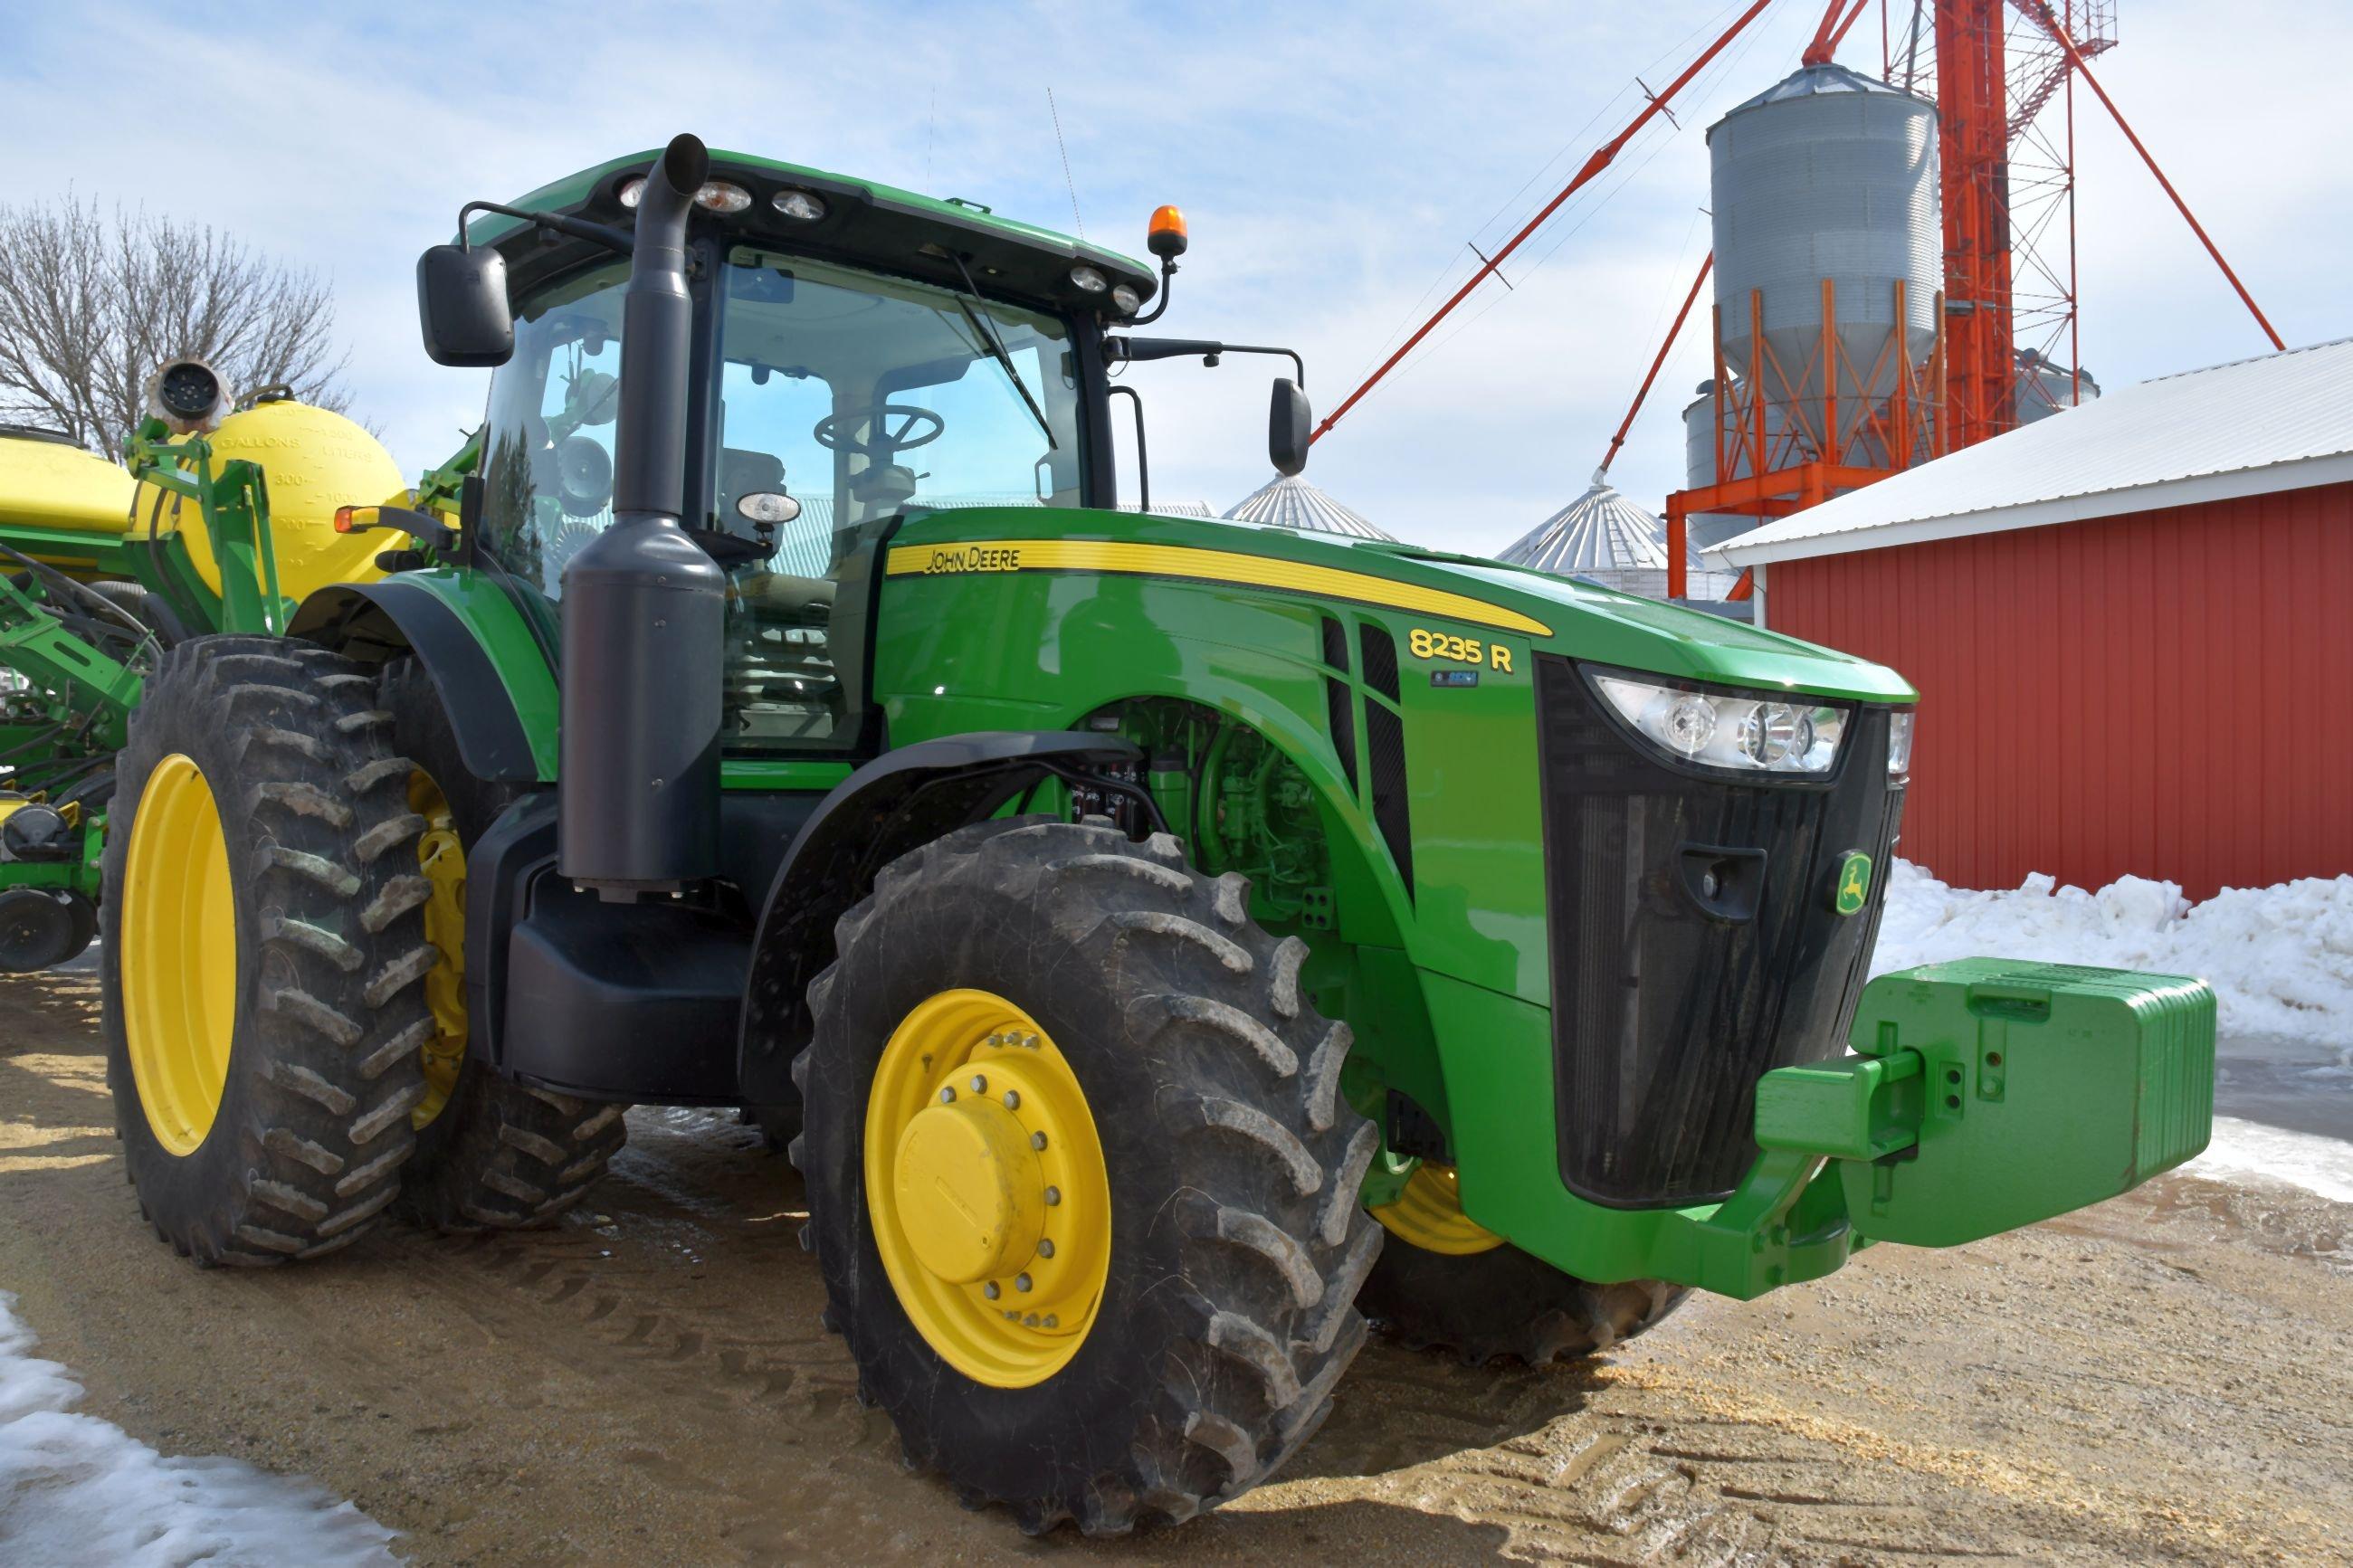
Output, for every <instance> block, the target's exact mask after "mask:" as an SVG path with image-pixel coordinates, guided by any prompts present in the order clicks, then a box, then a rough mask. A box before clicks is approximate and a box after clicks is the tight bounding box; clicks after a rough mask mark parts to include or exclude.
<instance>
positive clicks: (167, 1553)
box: [0, 1290, 396, 1568]
mask: <svg viewBox="0 0 2353 1568" xmlns="http://www.w3.org/2000/svg"><path fill="white" fill-rule="evenodd" d="M34 1343H35V1340H34V1336H33V1332H32V1331H31V1330H29V1329H27V1328H26V1327H25V1325H24V1323H23V1322H22V1321H20V1320H19V1319H18V1318H17V1317H16V1297H15V1296H14V1295H12V1294H10V1293H9V1292H7V1291H5V1290H0V1563H7V1564H8V1565H9V1568H62V1565H65V1564H79V1563H109V1564H121V1565H123V1568H184V1565H185V1564H192V1563H205V1564H206V1565H207V1568H283V1565H285V1564H291V1563H301V1564H303V1565H304V1568H396V1559H395V1558H394V1556H393V1554H392V1552H391V1549H390V1547H389V1546H388V1545H387V1542H390V1541H391V1539H392V1531H389V1530H386V1529H385V1527H384V1526H383V1525H380V1524H378V1523H376V1521H374V1520H372V1519H370V1518H369V1517H368V1516H367V1515H365V1514H364V1513H362V1512H361V1511H360V1510H358V1508H357V1507H355V1506H354V1505H353V1504H351V1503H348V1502H337V1501H336V1500H334V1499H332V1497H329V1496H328V1495H327V1494H326V1493H325V1492H324V1491H322V1489H319V1488H318V1487H316V1486H313V1485H311V1483H309V1482H307V1481H300V1480H290V1479H286V1478H284V1477H282V1476H274V1475H271V1474H269V1472H268V1471H266V1470H259V1469H256V1468H254V1467H252V1466H251V1465H248V1464H247V1463H245V1462H244V1461H243V1460H241V1459H205V1458H165V1457H164V1456H163V1455H161V1454H159V1453H157V1452H156V1451H155V1450H154V1449H153V1448H151V1447H148V1446H147V1445H146V1444H144V1443H142V1442H141V1441H139V1439H137V1438H136V1437H133V1436H131V1435H130V1434H129V1433H127V1432H125V1431H123V1430H122V1429H121V1427H120V1426H113V1425H111V1424H110V1423H108V1422H105V1421H100V1419H98V1418H97V1417H96V1416H94V1415H77V1414H75V1413H74V1412H73V1406H74V1405H77V1404H79V1402H80V1400H81V1394H82V1390H81V1384H79V1383H77V1382H75V1381H74V1377H73V1374H72V1373H69V1372H68V1371H67V1370H66V1369H65V1368H64V1367H62V1366H60V1365H58V1363H56V1362H53V1361H43V1360H40V1359H39V1358H38V1357H36V1356H34V1355H33V1354H31V1353H30V1352H31V1351H32V1348H33V1345H34Z"/></svg>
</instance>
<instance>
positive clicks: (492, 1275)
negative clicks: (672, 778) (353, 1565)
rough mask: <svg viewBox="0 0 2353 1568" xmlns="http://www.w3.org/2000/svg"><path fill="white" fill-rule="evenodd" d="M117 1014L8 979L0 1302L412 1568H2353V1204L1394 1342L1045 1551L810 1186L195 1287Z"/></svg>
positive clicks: (760, 1154)
mask: <svg viewBox="0 0 2353 1568" xmlns="http://www.w3.org/2000/svg"><path fill="white" fill-rule="evenodd" d="M96 1008H97V998H96V993H95V987H94V985H93V984H92V982H91V979H90V976H89V975H87V974H62V975H51V976H44V977H37V978H32V979H14V980H9V981H6V982H5V983H0V1287H5V1288H6V1289H13V1290H15V1291H16V1292H18V1294H19V1295H20V1297H21V1298H22V1300H21V1303H20V1306H19V1311H20V1313H21V1315H22V1316H23V1317H24V1319H25V1321H26V1322H27V1323H28V1324H30V1325H31V1326H32V1327H33V1328H34V1329H35V1330H36V1331H37V1332H38V1333H39V1334H40V1336H41V1348H40V1353H41V1354H43V1355H47V1356H50V1357H54V1358H56V1359H58V1360H59V1361H62V1362H64V1363H67V1364H69V1366H71V1367H72V1368H73V1369H74V1370H75V1371H76V1373H78V1374H79V1376H80V1377H81V1378H82V1379H83V1381H84V1382H85V1383H86V1384H88V1385H89V1388H90V1399H89V1401H88V1402H87V1403H86V1404H85V1405H84V1406H83V1408H84V1409H85V1410H87V1411H89V1412H90V1414H92V1415H100V1416H103V1417H105V1418H107V1419H109V1420H111V1421H115V1422H117V1423H119V1424H121V1426H124V1427H126V1428H127V1429H128V1430H130V1431H131V1432H132V1434H134V1435H136V1436H140V1437H142V1438H144V1439H145V1440H147V1441H149V1442H151V1443H153V1444H154V1445H156V1446H157V1447H160V1448H162V1449H164V1451H165V1452H167V1453H194V1454H228V1455H235V1456H237V1457H240V1458H247V1459H249V1460H252V1461H254V1462H256V1463H258V1464H261V1465H264V1466H267V1467H269V1468H273V1469H279V1470H284V1471H289V1472H296V1473H303V1474H308V1475H311V1476H314V1477H316V1478H318V1479H320V1480H321V1481H322V1482H323V1483H324V1484H325V1485H326V1486H327V1487H329V1488H331V1489H333V1490H334V1491H336V1492H338V1493H340V1494H342V1495H343V1496H347V1497H350V1498H353V1499H354V1500H356V1501H357V1502H358V1503H359V1505H360V1506H361V1507H362V1508H363V1509H364V1510H367V1511H368V1512H369V1513H371V1514H373V1515H374V1516H375V1518H377V1519H378V1520H381V1521H384V1522H385V1524H388V1525H390V1526H392V1527H394V1528H396V1529H397V1530H399V1531H402V1532H403V1536H402V1539H401V1540H400V1541H399V1542H397V1544H396V1550H397V1551H399V1552H401V1553H402V1554H403V1555H404V1556H406V1558H408V1559H409V1560H411V1561H413V1562H416V1563H499V1564H536V1563H663V1564H674V1563H698V1564H699V1563H714V1564H719V1563H776V1562H797V1561H818V1560H823V1561H838V1562H856V1563H883V1562H896V1561H918V1560H920V1561H925V1562H938V1561H943V1560H955V1561H959V1562H989V1563H993V1562H1024V1561H1031V1562H1034V1561H1037V1560H1040V1559H1044V1560H1052V1559H1060V1560H1062V1561H1066V1562H1078V1561H1082V1560H1088V1559H1103V1560H1109V1561H1113V1562H1139V1563H1141V1562H1162V1561H1169V1562H1178V1561H1181V1562H1185V1563H1285V1562H1327V1561H1336V1560H1342V1559H1345V1560H1349V1561H1353V1562H1358V1563H1369V1562H1375V1561H1378V1562H1382V1563H1421V1562H1430V1563H1454V1562H1472V1561H1480V1560H1487V1559H1509V1560H1558V1561H1567V1562H1572V1563H1785V1562H1786V1563H1899V1562H1910V1561H1915V1560H1925V1559H1931V1558H1936V1559H1949V1558H1973V1559H1984V1560H1989V1561H1993V1562H2020V1563H2135V1564H2139V1563H2327V1562H2338V1563H2353V1207H2346V1206H2339V1205H2329V1204H2327V1203H2324V1202H2321V1201H2320V1200H2317V1199H2305V1198H2300V1197H2297V1196H2295V1195H2294V1194H2283V1193H2281V1192H2279V1191H2276V1190H2266V1191H2263V1192H2262V1193H2256V1192H2252V1191H2248V1190H2242V1189H2238V1188H2233V1187H2226V1186H2222V1185H2218V1184H2212V1183H2209V1182H2204V1181H2200V1180H2195V1179H2189V1178H2182V1177H2172V1178H2167V1179H2164V1180H2160V1181H2158V1182H2157V1183H2154V1184H2151V1185H2150V1186H2149V1187H2147V1188H2145V1189H2143V1190H2142V1191H2140V1192H2138V1193H2136V1194H2131V1195H2130V1196H2128V1197H2126V1198H2124V1199H2120V1200H2118V1201H2116V1202H2115V1203H2111V1204H2108V1205H2105V1206H2103V1207H2101V1208H2098V1209H2095V1210H2092V1211H2090V1212H2087V1213H2085V1214H2083V1215H2074V1216H2071V1217H2070V1218H2068V1219H2065V1220H2063V1221H2060V1222H2056V1223H2053V1224H2050V1225H2044V1226H2038V1227H2036V1228H2034V1229H2032V1230H2030V1231H2027V1232H2024V1233H2021V1234H2020V1235H2016V1236H2011V1237H2001V1238H1999V1239H1996V1240H1993V1241H1990V1242H1985V1243H1980V1244H1978V1245H1977V1246H1974V1247H1964V1248H1961V1249H1958V1250H1957V1251H1954V1252H1950V1253H1941V1254H1940V1253H1926V1252H1915V1251H1907V1250H1905V1249H1901V1248H1895V1247H1883V1248H1879V1249H1877V1250H1875V1251H1873V1252H1871V1253H1868V1254H1866V1255H1865V1256H1863V1257H1862V1258H1858V1259H1857V1260H1856V1261H1855V1262H1854V1264H1852V1266H1851V1267H1850V1268H1847V1269H1846V1270H1845V1271H1843V1272H1842V1273H1841V1274H1840V1275H1838V1276H1836V1277H1834V1278H1832V1279H1829V1280H1826V1281H1823V1282H1821V1283H1820V1284H1817V1285H1813V1286H1808V1287H1800V1288H1798V1289H1791V1290H1788V1291H1784V1292H1782V1293H1780V1294H1779V1295H1777V1296H1774V1297H1771V1298H1768V1299H1767V1300H1765V1301H1761V1302H1757V1303H1755V1304H1752V1305H1749V1306H1746V1307H1744V1306H1739V1305H1736V1304H1734V1303H1731V1302H1725V1301H1717V1300H1702V1301H1698V1302H1694V1304H1693V1305H1692V1306H1691V1307H1689V1308H1688V1309H1686V1310H1684V1311H1683V1312H1682V1313H1680V1314H1679V1315H1677V1316H1676V1317H1675V1318H1673V1319H1672V1320H1671V1321H1669V1322H1668V1323H1667V1324H1666V1325H1664V1326H1663V1327H1662V1328H1661V1329H1660V1330H1659V1331H1656V1332H1654V1333H1652V1334H1651V1335H1649V1336H1647V1337H1645V1338H1644V1339H1642V1340H1640V1341H1638V1342H1634V1343H1632V1344H1631V1345H1630V1346H1628V1347H1626V1348H1625V1349H1624V1350H1623V1351H1622V1352H1620V1353H1618V1354H1615V1355H1612V1356H1610V1357H1608V1358H1606V1359H1604V1360H1602V1361H1600V1362H1599V1363H1590V1364H1587V1365H1584V1366H1579V1367H1576V1368H1563V1369H1554V1370H1548V1371H1543V1372H1533V1371H1530V1370H1528V1369H1526V1368H1524V1367H1517V1366H1514V1367H1491V1368H1487V1369H1483V1370H1477V1371H1473V1370H1470V1369H1466V1368H1463V1367H1461V1366H1460V1365H1457V1364H1454V1363H1451V1362H1449V1361H1446V1360H1441V1359H1440V1358H1438V1357H1436V1356H1433V1355H1429V1354H1421V1353H1415V1352H1407V1351H1405V1350H1402V1349H1400V1348H1398V1347H1396V1346H1394V1345H1389V1344H1385V1343H1382V1342H1378V1341H1376V1342H1375V1343H1374V1344H1373V1346H1372V1348H1370V1349H1369V1350H1367V1351H1366V1353H1365V1355H1364V1356H1363V1357H1362V1359H1360V1360H1359V1361H1358V1362H1357V1363H1356V1368H1355V1369H1354V1371H1353V1372H1352V1373H1350V1374H1349V1377H1348V1380H1347V1381H1346V1382H1345V1383H1344V1384H1342V1390H1341V1394H1340V1398H1339V1400H1338V1403H1337V1406H1336V1408H1335V1412H1334V1414H1333V1415H1332V1418H1331V1420H1330V1421H1329V1423H1328V1424H1327V1425H1326V1426H1324V1429H1323V1431H1322V1432H1321V1434H1319V1435H1318V1436H1317V1437H1316V1438H1315V1439H1314V1442H1313V1443H1312V1444H1311V1445H1310V1446H1309V1447H1307V1448H1306V1449H1305V1450H1304V1452H1303V1454H1302V1456H1301V1458H1300V1459H1299V1460H1298V1462H1296V1463H1295V1464H1294V1465H1293V1468H1292V1469H1291V1470H1290V1471H1289V1472H1288V1473H1287V1474H1286V1475H1285V1476H1284V1477H1283V1478H1282V1479H1281V1480H1280V1481H1279V1483H1277V1484H1273V1485H1270V1486H1266V1487H1262V1488H1261V1489H1259V1490H1257V1491H1255V1492H1253V1493H1251V1494H1250V1495H1249V1496H1248V1497H1246V1498H1244V1499H1242V1500H1240V1502H1238V1503H1237V1504H1235V1505H1234V1506H1232V1507H1230V1508H1228V1509H1226V1510H1221V1511H1219V1512H1218V1513H1216V1514H1214V1515H1211V1516H1209V1517H1208V1518H1206V1519H1204V1520H1201V1521H1197V1522H1196V1523H1194V1524H1191V1525H1188V1526H1187V1527H1186V1528H1184V1529H1183V1530H1181V1531H1174V1532H1170V1531H1161V1532H1156V1533H1154V1532H1147V1533H1145V1534H1141V1535H1138V1536H1135V1537H1133V1538H1130V1539H1127V1540H1124V1541H1111V1542H1089V1541H1085V1540H1082V1539H1081V1538H1079V1537H1077V1536H1075V1535H1072V1534H1071V1533H1069V1532H1068V1531H1065V1532H1063V1533H1060V1534H1058V1535H1055V1536H1053V1537H1050V1538H1048V1539H1046V1540H1043V1541H1034V1542H1033V1541H1029V1540H1026V1539H1024V1538H1023V1537H1022V1536H1021V1535H1020V1534H1019V1533H1018V1531H1015V1530H1014V1529H1013V1527H1012V1525H1011V1523H1010V1522H1009V1521H1008V1519H1007V1518H1006V1517H1005V1516H1003V1515H1002V1514H1001V1513H997V1512H982V1513H971V1512H966V1511H965V1510H963V1509H962V1508H960V1507H959V1506H958V1504H957V1502H956V1500H955V1497H954V1495H953V1494H952V1493H951V1492H950V1491H949V1490H948V1489H946V1488H945V1487H944V1486H943V1485H942V1484H940V1483H939V1482H937V1481H936V1480H932V1479H925V1478H922V1477H917V1476H913V1475H910V1474H908V1473H906V1472H905V1470H904V1469H903V1468H902V1466H901V1463H900V1459H899V1447H898V1443H897V1440H896V1439H895V1438H894V1437H893V1436H892V1433H891V1430H890V1428H889V1425H888V1423H887V1422H886V1421H885V1420H884V1419H883V1418H882V1417H881V1415H879V1414H877V1413H873V1412H869V1411H863V1410H860V1408H859V1406H858V1405H857V1403H856V1401H855V1400H854V1399H853V1398H852V1392H853V1389H854V1386H855V1380H854V1377H853V1374H852V1373H851V1370H850V1367H849V1363H848V1362H847V1360H846V1359H845V1357H844V1355H843V1352H842V1351H841V1349H840V1346H839V1341H837V1340H835V1339H833V1338H832V1337H831V1336H829V1335H828V1334H826V1333H825V1332H823V1331H821V1330H820V1329H819V1328H818V1321H817V1317H818V1306H819V1285H818V1277H817V1270H816V1268H814V1266H813V1264H812V1262H811V1260H810V1259H809V1258H808V1257H807V1255H806V1254H804V1253H803V1252H802V1251H801V1250H800V1249H799V1247H798V1246H797V1242H796V1232H797V1229H798V1227H799V1224H800V1220H801V1217H802V1215H801V1208H800V1205H801V1197H800V1185H799V1182H798V1180H797V1178H796V1176H795V1175H794V1173H793V1172H792V1170H791V1168H790V1166H789V1165H788V1164H787V1163H786V1162H784V1161H783V1160H781V1159H779V1158H776V1157H774V1156H771V1155H769V1154H767V1153H766V1152H764V1151H763V1150H762V1149H761V1148H760V1146H759V1143H758V1140H757V1139H756V1138H755V1137H754V1135H753V1134H752V1133H751V1132H750V1131H747V1130H745V1129H743V1128H740V1127H737V1126H734V1125H733V1124H732V1119H726V1118H720V1117H714V1116H709V1115H705V1114H702V1113H700V1112H678V1111H649V1110H639V1111H637V1112H635V1113H633V1114H632V1116H631V1118H630V1144H629V1148H628V1152H627V1153H626V1154H625V1155H624V1156H623V1157H622V1158H621V1159H620V1160H619V1161H618V1162H617V1164H616V1166H615V1168H614V1171H613V1173H612V1176H611V1177H610V1179H609V1180H607V1183H606V1184H604V1185H603V1186H602V1187H600V1188H599V1189H598V1192H597V1194H596V1196H595V1198H594V1199H593V1200H592V1201H593V1203H594V1205H595V1206H594V1207H593V1208H592V1209H590V1210H588V1211H586V1212H584V1213H581V1214H577V1215H573V1216H571V1218H570V1221H569V1222H568V1223H567V1224H565V1226H563V1227H562V1228H560V1229H557V1230H554V1231H551V1232H546V1233H542V1234H536V1235H529V1236H521V1237H497V1238H488V1239H470V1240H469V1239H454V1240H453V1239H444V1238H439V1237H432V1236H427V1235H423V1234H419V1233H417V1232H414V1231H408V1230H397V1229H396V1230H391V1231H379V1232H378V1233H376V1234H375V1236H374V1237H371V1238H369V1239H368V1240H367V1241H365V1242H363V1243H362V1244H361V1245H360V1246H359V1247H354V1248H353V1249H351V1250H350V1251H347V1252H344V1253H343V1254H340V1255H338V1256H337V1257H335V1258H332V1259H329V1260H322V1262H321V1263H319V1264H317V1265H312V1266H306V1267H303V1268H292V1269H285V1270H277V1271H265V1272H261V1273H249V1272H244V1271H236V1270H226V1269H224V1270H216V1271H212V1272H200V1271H198V1270H196V1269H194V1268H190V1267H188V1266H187V1265H186V1264H185V1263H184V1262H182V1261H180V1260H179V1259H177V1258H174V1256H173V1255H172V1253H171V1250H170V1249H169V1248H168V1247H163V1246H161V1245H159V1244H158V1243H157V1242H156V1241H155V1240H154V1238H153V1235H152V1234H151V1233H150V1232H149V1231H148V1230H147V1229H146V1228H145V1226H142V1224H141V1223H140V1221H139V1218H138V1214H137V1210H136V1208H135V1206H134V1205H133V1202H132V1194H131V1192H130V1189H129V1188H128V1187H127V1186H126V1185H125V1184H124V1183H123V1179H122V1165H121V1159H120V1156H119V1154H118V1152H117V1146H116V1144H115V1142H114V1139H113V1136H112V1133H111V1125H112V1122H111V1104H110V1101H109V1100H108V1099H107V1096H106V1089H105V1079H104V1068H103V1062H102V1058H101V1057H100V1052H99V1047H98V1045H97V1042H96V1027H95V1023H96V1019H95V1014H96Z"/></svg>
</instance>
